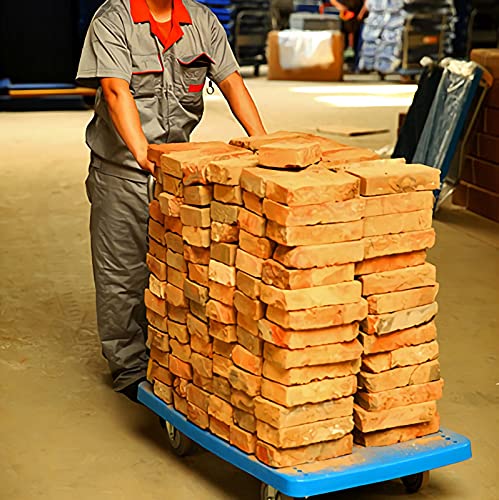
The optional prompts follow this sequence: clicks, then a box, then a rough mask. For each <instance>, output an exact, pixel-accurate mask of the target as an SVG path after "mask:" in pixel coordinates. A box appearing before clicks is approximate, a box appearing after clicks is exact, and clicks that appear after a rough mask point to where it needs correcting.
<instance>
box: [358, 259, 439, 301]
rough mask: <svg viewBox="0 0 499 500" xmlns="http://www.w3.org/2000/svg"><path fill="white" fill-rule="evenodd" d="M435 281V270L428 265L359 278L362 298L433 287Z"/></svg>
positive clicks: (432, 266) (431, 265)
mask: <svg viewBox="0 0 499 500" xmlns="http://www.w3.org/2000/svg"><path fill="white" fill-rule="evenodd" d="M436 279H437V269H436V267H435V266H434V265H433V264H430V263H425V264H423V265H421V266H414V267H408V268H406V269H397V270H395V271H385V272H383V273H373V274H367V275H365V276H361V277H360V278H359V280H360V281H361V283H362V295H364V296H366V295H373V294H380V293H388V292H399V291H401V290H409V289H411V288H419V287H424V286H433V285H435V283H436Z"/></svg>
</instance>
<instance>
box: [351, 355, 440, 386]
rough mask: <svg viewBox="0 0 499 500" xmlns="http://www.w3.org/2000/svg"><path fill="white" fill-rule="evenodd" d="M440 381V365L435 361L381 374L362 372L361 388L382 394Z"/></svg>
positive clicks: (360, 377)
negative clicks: (408, 386) (398, 388)
mask: <svg viewBox="0 0 499 500" xmlns="http://www.w3.org/2000/svg"><path fill="white" fill-rule="evenodd" d="M439 379H440V364H439V362H438V360H434V361H429V362H427V363H421V364H417V365H412V366H406V367H403V368H395V369H393V370H388V371H386V372H381V373H369V372H365V371H363V372H360V374H359V387H360V388H362V389H366V390H367V391H369V392H382V391H389V390H391V389H396V388H397V387H405V386H407V385H417V384H425V383H427V382H433V381H435V380H439Z"/></svg>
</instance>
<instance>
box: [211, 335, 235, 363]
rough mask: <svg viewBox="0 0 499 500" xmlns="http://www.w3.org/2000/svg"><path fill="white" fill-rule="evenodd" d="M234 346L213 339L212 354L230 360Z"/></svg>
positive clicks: (231, 343)
mask: <svg viewBox="0 0 499 500" xmlns="http://www.w3.org/2000/svg"><path fill="white" fill-rule="evenodd" d="M235 345H236V344H235V343H234V342H224V341H223V340H219V339H213V352H214V353H216V354H220V356H223V357H224V358H229V359H230V358H231V356H232V350H233V349H234V346H235Z"/></svg>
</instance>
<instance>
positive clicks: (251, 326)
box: [237, 313, 259, 337]
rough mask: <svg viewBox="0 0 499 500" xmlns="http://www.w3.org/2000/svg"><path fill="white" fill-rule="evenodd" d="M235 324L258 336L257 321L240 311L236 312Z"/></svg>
mask: <svg viewBox="0 0 499 500" xmlns="http://www.w3.org/2000/svg"><path fill="white" fill-rule="evenodd" d="M237 324H238V326H240V327H242V328H244V329H245V330H247V331H248V332H250V333H252V334H253V335H255V336H256V337H258V336H259V333H258V321H255V320H254V319H251V318H250V317H249V316H246V315H244V314H241V313H237Z"/></svg>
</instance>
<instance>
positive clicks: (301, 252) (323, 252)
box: [274, 240, 365, 269]
mask: <svg viewBox="0 0 499 500" xmlns="http://www.w3.org/2000/svg"><path fill="white" fill-rule="evenodd" d="M364 247H365V240H364V242H363V241H346V242H342V243H331V244H329V245H310V246H302V247H295V248H290V247H285V246H278V247H277V249H276V251H275V253H274V259H275V260H276V261H277V262H280V263H281V264H282V265H284V266H286V267H291V268H295V269H312V268H315V267H326V266H336V265H339V264H349V263H351V262H359V261H361V260H362V259H363V258H364Z"/></svg>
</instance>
